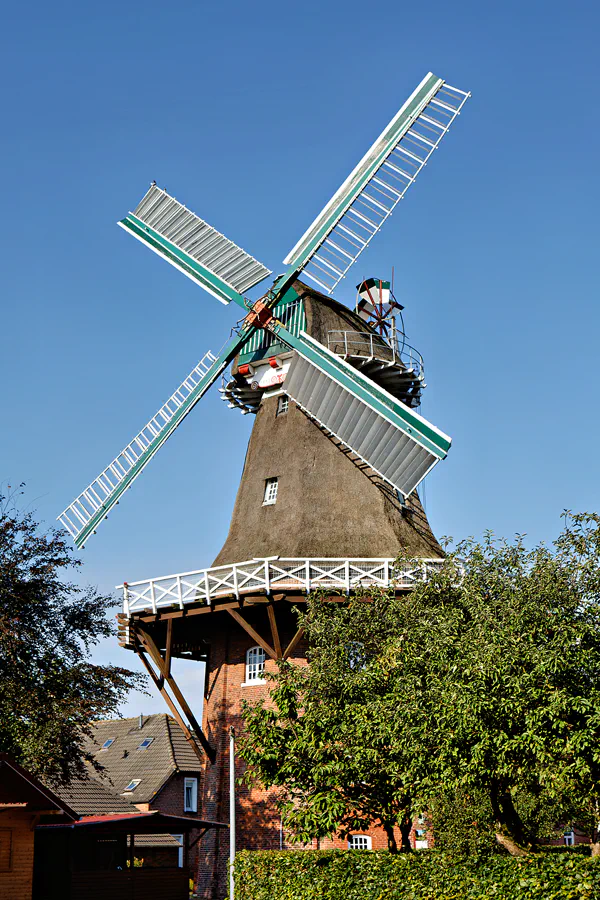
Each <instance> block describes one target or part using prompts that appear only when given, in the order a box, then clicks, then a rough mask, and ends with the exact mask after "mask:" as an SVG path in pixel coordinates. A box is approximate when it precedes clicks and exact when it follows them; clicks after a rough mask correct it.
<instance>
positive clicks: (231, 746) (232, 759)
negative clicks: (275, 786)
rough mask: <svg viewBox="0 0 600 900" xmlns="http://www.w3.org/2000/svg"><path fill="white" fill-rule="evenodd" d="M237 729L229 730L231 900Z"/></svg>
mask: <svg viewBox="0 0 600 900" xmlns="http://www.w3.org/2000/svg"><path fill="white" fill-rule="evenodd" d="M234 863H235V728H233V726H232V727H231V728H230V729H229V900H235V879H234V876H233V866H234Z"/></svg>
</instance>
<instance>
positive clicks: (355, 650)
mask: <svg viewBox="0 0 600 900" xmlns="http://www.w3.org/2000/svg"><path fill="white" fill-rule="evenodd" d="M346 650H347V651H348V665H349V666H350V668H351V669H356V670H357V671H360V670H361V669H364V668H366V665H367V656H366V653H365V645H364V644H363V643H362V641H350V642H349V643H348V644H346Z"/></svg>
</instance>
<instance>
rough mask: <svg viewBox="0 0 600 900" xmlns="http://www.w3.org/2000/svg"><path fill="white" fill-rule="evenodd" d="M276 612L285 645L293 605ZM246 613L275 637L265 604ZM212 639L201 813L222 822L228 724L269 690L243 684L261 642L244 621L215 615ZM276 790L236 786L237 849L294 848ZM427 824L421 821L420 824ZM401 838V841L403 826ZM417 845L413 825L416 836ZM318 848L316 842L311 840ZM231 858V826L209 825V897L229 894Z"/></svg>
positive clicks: (376, 838) (205, 862) (203, 877)
mask: <svg viewBox="0 0 600 900" xmlns="http://www.w3.org/2000/svg"><path fill="white" fill-rule="evenodd" d="M276 609H277V618H278V625H279V630H280V638H281V643H282V646H286V645H287V643H288V642H289V640H291V638H292V637H293V635H294V633H295V630H296V622H295V617H294V615H293V612H292V609H291V605H290V604H289V603H287V602H286V601H282V602H281V603H280V604H278V605H277V607H276ZM244 616H245V617H246V618H247V620H248V621H250V622H251V624H252V625H253V626H254V627H255V628H256V630H257V631H258V633H259V634H261V635H263V636H264V638H265V639H266V640H268V641H270V630H269V625H268V620H267V615H266V611H265V609H264V607H261V606H257V607H256V608H255V609H251V610H249V611H248V610H246V609H245V610H244ZM207 630H208V631H209V633H208V634H206V638H207V640H209V641H210V646H211V649H210V662H209V673H208V680H207V685H208V689H207V696H206V698H205V703H204V716H203V728H204V730H205V733H206V734H207V736H208V738H209V740H210V741H211V743H212V744H213V746H214V747H215V748H216V751H217V759H216V762H215V763H214V765H211V764H210V762H207V763H206V768H205V772H204V776H203V784H202V800H201V809H202V817H203V818H206V819H212V820H216V821H220V822H228V821H229V729H230V727H231V726H232V725H233V726H234V728H235V729H236V732H239V730H240V729H241V727H242V720H241V715H240V713H241V701H242V699H245V700H248V701H250V702H252V701H255V700H257V699H259V698H261V697H265V696H266V695H267V694H268V686H267V683H265V684H258V685H250V686H243V682H244V679H245V664H246V650H248V648H250V647H252V646H255V645H256V642H255V641H254V640H253V639H252V638H251V637H250V636H249V635H248V634H247V633H246V632H245V631H244V630H243V629H242V627H241V626H240V625H238V624H237V623H236V622H234V621H233V620H232V619H230V618H228V617H227V616H226V615H225V614H221V615H220V616H215V618H214V619H213V618H212V617H211V620H210V625H209V624H208V623H207ZM305 654H306V645H303V644H300V645H299V647H298V648H297V650H296V652H295V653H294V654H293V655H292V657H291V658H292V660H293V661H294V662H296V663H298V664H300V665H306V656H305ZM275 669H276V664H275V662H274V661H273V660H271V659H270V658H269V657H268V656H267V658H266V671H267V672H268V671H274V670H275ZM243 771H244V767H243V763H242V761H241V760H239V759H237V760H236V777H237V778H239V777H240V776H241V775H242V774H243ZM275 797H276V792H275V791H265V790H261V789H259V788H256V787H253V788H248V787H247V786H246V785H239V784H238V785H237V787H236V798H237V799H236V847H237V849H238V850H242V849H244V850H246V849H247V850H278V849H279V848H280V847H283V848H284V849H290V848H291V846H292V845H291V844H290V843H289V841H288V840H287V839H286V836H285V834H283V833H282V831H281V820H280V817H279V814H278V811H277V808H276V805H275ZM417 827H422V826H417ZM361 833H364V834H368V835H370V836H371V838H372V846H373V849H374V850H375V849H385V848H387V838H386V835H385V833H384V831H383V829H381V828H372V829H369V830H368V831H365V832H361ZM396 839H397V840H398V841H400V839H401V838H400V832H399V831H398V832H397V835H396ZM411 839H412V841H413V845H414V829H413V835H412V836H411ZM312 846H313V847H314V848H316V846H317V844H316V842H313V845H312ZM319 846H320V847H321V849H327V848H332V847H337V848H340V849H342V848H346V847H347V842H346V841H345V840H341V839H340V840H335V841H330V840H326V841H321V842H320V844H319ZM228 858H229V832H228V831H225V830H220V831H210V832H208V833H207V835H206V836H205V837H204V838H203V839H202V841H201V845H200V853H199V857H198V863H199V873H198V891H199V895H200V896H201V897H203V898H206V900H221V898H223V897H225V896H226V895H227V877H228V876H227V872H228Z"/></svg>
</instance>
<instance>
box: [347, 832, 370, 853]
mask: <svg viewBox="0 0 600 900" xmlns="http://www.w3.org/2000/svg"><path fill="white" fill-rule="evenodd" d="M370 849H371V838H370V837H369V835H368V834H351V835H350V837H349V838H348V850H370Z"/></svg>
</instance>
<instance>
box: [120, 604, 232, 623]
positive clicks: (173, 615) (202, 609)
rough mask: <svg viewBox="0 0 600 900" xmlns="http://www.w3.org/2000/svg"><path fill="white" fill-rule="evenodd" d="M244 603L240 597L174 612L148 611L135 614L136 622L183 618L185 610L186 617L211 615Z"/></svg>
mask: <svg viewBox="0 0 600 900" xmlns="http://www.w3.org/2000/svg"><path fill="white" fill-rule="evenodd" d="M242 605H243V601H242V600H241V599H240V600H235V601H233V602H232V603H221V604H220V605H219V606H195V607H190V608H189V609H188V608H187V607H186V609H185V610H182V609H177V610H174V611H173V612H163V613H148V615H146V616H144V615H141V616H135V618H134V622H142V623H143V624H144V625H152V624H154V623H155V622H165V621H168V620H169V619H181V618H182V617H183V614H184V612H185V615H186V617H187V616H206V615H211V613H216V612H221V610H223V609H239V608H240V606H242ZM134 615H135V614H134Z"/></svg>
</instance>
